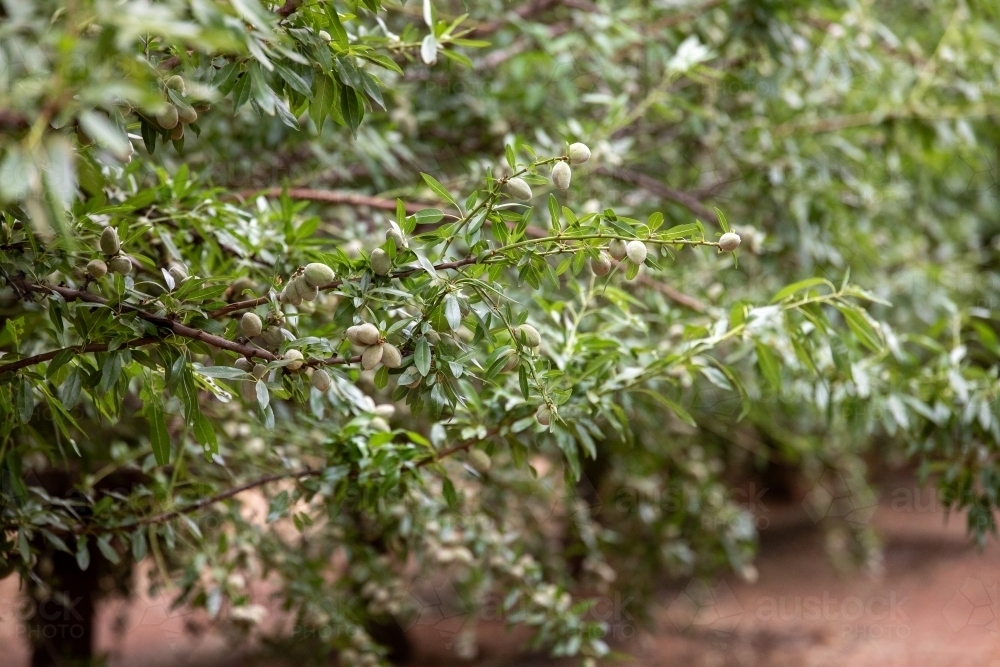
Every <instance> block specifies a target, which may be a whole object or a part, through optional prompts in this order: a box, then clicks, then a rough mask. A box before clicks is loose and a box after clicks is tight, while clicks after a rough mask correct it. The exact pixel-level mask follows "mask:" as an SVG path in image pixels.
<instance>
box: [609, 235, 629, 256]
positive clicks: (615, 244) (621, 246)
mask: <svg viewBox="0 0 1000 667" xmlns="http://www.w3.org/2000/svg"><path fill="white" fill-rule="evenodd" d="M608 253H609V254H610V255H611V256H612V257H614V258H615V259H617V260H618V261H619V262H620V261H622V260H623V259H625V257H627V256H628V245H627V244H626V243H625V242H624V241H622V240H621V239H612V240H611V243H609V244H608Z"/></svg>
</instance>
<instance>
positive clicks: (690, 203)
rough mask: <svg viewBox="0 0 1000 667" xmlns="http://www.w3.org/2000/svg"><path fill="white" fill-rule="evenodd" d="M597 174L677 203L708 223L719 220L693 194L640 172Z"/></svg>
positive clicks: (601, 169) (606, 169)
mask: <svg viewBox="0 0 1000 667" xmlns="http://www.w3.org/2000/svg"><path fill="white" fill-rule="evenodd" d="M597 173H599V174H602V175H604V176H610V177H611V178H616V179H618V180H620V181H624V182H626V183H631V184H632V185H637V186H639V187H640V188H642V189H643V190H646V191H647V192H650V193H651V194H654V195H656V196H658V197H663V198H664V199H669V200H670V201H674V202H677V203H678V204H680V205H681V206H683V207H685V208H686V209H688V210H689V211H691V212H692V213H694V214H695V215H696V216H698V217H699V218H704V219H705V220H706V221H709V220H716V219H717V217H716V215H715V212H714V211H710V210H709V209H708V207H706V206H705V205H704V204H702V203H701V200H700V199H698V198H697V197H695V196H694V195H692V194H691V193H689V192H683V191H682V190H675V189H674V188H672V187H670V186H668V185H664V184H663V183H661V182H660V181H658V180H657V179H655V178H653V177H652V176H648V175H646V174H643V173H641V172H638V171H632V170H631V169H614V168H610V167H598V168H597Z"/></svg>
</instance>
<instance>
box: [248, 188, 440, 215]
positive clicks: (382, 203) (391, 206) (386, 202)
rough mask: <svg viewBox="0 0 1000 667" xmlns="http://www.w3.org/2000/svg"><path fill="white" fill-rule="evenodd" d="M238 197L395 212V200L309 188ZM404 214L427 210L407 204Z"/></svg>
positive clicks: (415, 204) (260, 192) (420, 205)
mask: <svg viewBox="0 0 1000 667" xmlns="http://www.w3.org/2000/svg"><path fill="white" fill-rule="evenodd" d="M238 194H239V196H240V197H242V198H244V199H246V198H248V197H253V196H254V195H263V196H265V197H280V196H281V195H288V196H289V197H291V198H292V199H304V200H307V201H318V202H323V203H325V204H347V205H348V206H368V207H370V208H378V209H383V210H386V211H395V210H396V200H395V199H386V198H384V197H372V196H370V195H363V194H359V193H357V192H338V191H336V190H312V189H310V188H287V189H286V188H278V187H275V188H267V189H265V190H241V191H240V192H239V193H238ZM404 206H405V207H406V213H407V214H408V215H413V214H414V213H416V212H417V211H422V210H423V209H425V208H427V206H424V205H422V204H417V203H411V202H407V203H406V204H404Z"/></svg>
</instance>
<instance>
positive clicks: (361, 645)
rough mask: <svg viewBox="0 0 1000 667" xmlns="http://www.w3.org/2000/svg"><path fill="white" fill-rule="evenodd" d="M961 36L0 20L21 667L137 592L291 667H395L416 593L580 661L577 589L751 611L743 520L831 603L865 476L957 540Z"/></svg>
mask: <svg viewBox="0 0 1000 667" xmlns="http://www.w3.org/2000/svg"><path fill="white" fill-rule="evenodd" d="M998 19H1000V10H998V8H997V6H996V5H995V4H994V3H990V2H944V1H940V2H938V1H931V0H928V1H926V2H923V1H916V2H891V1H880V0H875V1H872V2H828V1H825V0H824V1H823V2H772V1H771V0H732V1H728V2H724V1H723V2H720V1H718V0H707V1H703V2H677V3H659V4H657V3H653V4H647V3H638V2H621V3H611V2H603V1H601V0H598V1H596V2H592V1H591V0H568V1H564V2H554V1H551V0H532V1H530V2H525V3H516V4H506V3H499V2H489V1H487V2H477V3H470V4H469V5H468V6H466V5H463V4H462V3H449V2H440V1H436V2H432V1H430V0H425V1H424V2H423V3H422V4H421V3H419V2H416V3H415V2H409V3H406V4H402V5H400V4H396V3H380V2H379V1H378V0H365V1H364V2H361V3H350V2H330V1H328V0H301V1H299V0H287V1H285V2H284V3H274V2H266V1H260V0H228V1H223V0H164V1H160V2H143V1H139V0H74V1H73V2H55V1H52V0H32V1H27V2H23V1H17V0H3V2H0V91H2V92H0V206H2V212H0V217H2V227H0V285H2V291H0V318H2V329H0V349H2V351H3V356H2V358H0V476H2V477H0V479H2V489H0V494H2V497H0V501H2V502H0V504H2V519H0V520H2V524H3V534H2V536H0V540H2V542H0V559H2V560H0V570H2V574H3V575H5V576H10V577H13V578H16V579H17V580H18V581H19V590H20V594H21V595H23V596H24V598H25V599H26V600H29V601H34V604H36V605H38V607H37V608H38V609H43V608H45V609H48V610H50V612H51V613H44V614H43V613H38V614H34V615H30V617H29V618H27V619H26V621H25V623H26V625H25V627H26V628H27V634H26V636H27V637H28V638H29V639H30V641H31V643H32V650H33V657H32V664H33V665H37V666H43V665H79V664H100V661H102V660H104V657H102V656H101V655H99V654H97V653H99V652H96V653H95V651H96V649H95V642H94V633H95V627H94V622H93V619H94V613H93V612H94V610H95V609H96V607H97V605H98V604H100V602H101V601H102V600H106V599H110V598H114V597H116V596H118V597H121V596H127V595H129V594H140V593H143V594H145V593H148V592H149V591H150V590H152V591H153V592H156V593H158V594H160V595H165V596H168V597H169V598H170V599H171V600H173V601H175V602H176V605H177V608H183V609H191V610H198V611H199V613H200V614H202V616H199V618H203V619H205V623H206V624H208V625H210V626H211V627H214V628H224V629H225V632H227V633H231V634H230V635H228V636H230V638H231V639H232V641H234V642H241V641H245V639H246V637H247V636H249V637H251V638H253V640H254V641H255V642H257V643H258V644H259V645H260V646H270V647H271V648H277V649H278V650H279V652H281V653H282V654H283V655H284V656H285V657H288V656H294V659H295V660H298V661H300V662H302V661H314V662H318V663H322V662H323V661H335V660H336V661H339V664H350V665H354V664H357V665H375V664H380V663H386V662H392V661H394V662H399V661H405V660H406V659H408V657H409V656H410V654H411V646H410V642H409V640H408V638H407V636H406V633H405V632H404V628H407V627H411V626H412V623H413V619H414V618H419V617H420V614H421V613H422V603H421V602H420V600H421V598H420V594H421V592H422V591H424V590H425V589H427V588H434V587H440V586H441V582H447V590H448V591H449V593H448V599H447V600H444V601H443V602H442V604H443V605H444V606H445V607H449V606H450V607H455V608H460V609H463V610H465V612H463V614H462V615H461V617H462V618H463V619H468V618H473V619H474V618H481V617H483V616H484V615H489V616H490V618H492V619H495V620H501V621H503V622H504V623H507V624H510V625H512V626H515V627H516V628H518V629H519V631H523V632H521V634H518V635H516V636H517V637H518V638H519V639H518V640H517V641H518V642H522V640H523V642H524V643H525V645H527V646H530V647H532V650H537V651H539V652H542V653H544V654H550V655H553V656H556V657H568V658H572V660H573V661H575V662H581V661H582V663H583V664H587V665H590V664H594V663H595V661H600V660H603V659H606V658H608V655H609V651H610V650H611V649H612V648H614V647H615V637H614V636H613V633H609V632H608V630H609V627H608V623H607V622H606V619H601V618H600V617H599V616H598V615H595V614H594V609H595V604H596V603H598V602H600V601H602V600H606V599H607V596H608V595H609V594H610V593H609V591H613V592H614V594H615V595H621V596H624V597H625V598H626V599H629V600H633V599H634V600H636V601H637V602H636V603H635V604H634V606H633V607H632V609H631V612H630V613H633V614H634V615H635V617H636V618H637V619H638V621H637V622H638V623H640V624H641V622H642V621H643V619H644V618H645V617H644V614H643V610H644V609H648V608H649V607H647V606H646V605H648V604H651V603H653V602H655V599H656V593H655V591H656V586H655V585H654V584H655V583H656V582H664V581H682V580H687V579H689V578H690V577H707V578H709V580H711V578H712V577H716V576H725V575H726V574H727V573H732V574H735V576H738V577H742V578H743V579H744V580H746V581H749V582H752V581H754V580H755V579H756V577H757V574H758V572H757V569H756V568H755V565H754V553H755V547H756V544H757V527H758V526H759V522H758V521H756V517H755V513H754V509H755V508H754V503H747V502H745V501H743V502H741V501H740V499H739V498H738V497H737V496H735V495H734V494H733V493H732V489H734V488H742V487H741V486H740V485H741V484H745V483H747V482H748V481H750V482H753V483H757V484H760V485H761V486H764V487H767V488H769V489H771V490H772V492H776V493H779V494H784V496H785V497H787V499H790V500H793V501H794V502H796V503H799V502H801V503H803V505H804V507H806V508H807V510H809V511H811V514H810V515H811V516H814V517H815V518H816V520H817V529H818V530H821V531H824V532H825V534H826V538H827V539H826V544H827V547H828V548H827V554H826V555H827V557H828V558H829V559H831V561H832V562H833V563H835V564H836V565H837V566H838V567H841V568H843V569H845V570H850V569H852V568H853V569H854V570H855V571H859V570H860V571H862V572H865V573H866V574H868V575H870V576H873V577H877V576H878V574H879V572H880V571H881V568H882V556H881V554H882V553H883V552H882V548H881V545H880V543H879V539H878V534H877V531H875V530H874V529H873V527H872V525H871V524H870V522H869V521H868V520H867V518H870V516H869V517H867V518H866V517H865V516H863V515H865V514H866V512H865V511H863V510H865V509H866V508H869V507H871V506H872V503H869V502H867V500H866V499H868V498H869V497H874V496H872V494H873V491H872V489H871V488H870V487H869V480H870V473H871V472H872V471H879V470H886V469H899V468H901V467H902V468H906V469H908V470H910V471H913V472H915V473H916V475H917V477H918V479H919V481H920V482H922V483H925V484H927V485H930V486H929V488H934V489H937V492H938V495H937V496H936V497H937V498H939V499H940V503H941V509H942V510H955V511H960V512H962V513H964V515H965V516H966V517H967V531H968V535H969V536H970V537H971V538H972V539H973V540H974V541H977V542H979V543H980V544H981V545H982V544H985V543H986V542H987V541H988V540H989V539H990V535H991V534H992V533H995V520H994V510H995V506H996V501H997V492H998V490H1000V471H998V469H997V464H996V458H997V445H998V442H1000V415H998V397H997V393H996V392H997V385H998V366H997V358H998V355H1000V339H998V337H997V329H998V322H997V314H996V309H995V308H994V305H996V304H995V303H994V300H995V298H996V297H995V294H996V293H997V289H998V287H1000V280H998V279H1000V274H998V269H1000V265H998V262H997V252H998V250H1000V211H998V207H997V185H996V176H997V162H998V158H1000V154H998V152H997V146H998V144H997V140H998V136H997V134H998V132H997V126H996V118H995V115H996V102H997V99H998V95H1000V69H998V65H997V62H998V60H997V57H996V56H997V49H998V44H1000V32H998V30H997V28H996V26H997V25H998ZM809 489H811V490H812V491H811V492H809V493H806V492H805V491H804V490H809ZM818 489H822V491H817V490H818ZM838 498H839V499H840V501H844V500H845V499H846V502H847V505H848V507H847V509H846V510H845V511H841V510H842V509H843V508H842V507H839V506H838V505H837V502H835V501H836V499H838ZM258 506H259V507H262V508H263V510H262V511H256V512H255V511H252V510H253V508H254V507H258ZM259 507H258V508H259ZM831 507H838V509H837V511H831ZM140 570H141V571H142V574H143V576H142V577H138V573H139V571H140ZM137 581H138V582H141V585H142V587H144V588H145V589H146V590H145V591H137V590H136V582H137ZM692 595H693V594H692ZM994 604H995V601H994ZM70 615H72V616H73V618H74V623H73V628H72V630H69V629H68V628H69V626H68V625H67V621H66V618H67V617H68V616H70ZM77 616H79V618H80V620H79V621H76V620H75V619H76V617H77ZM525 633H526V634H525ZM454 635H455V636H454V638H453V639H454V641H453V642H452V644H453V649H454V652H455V653H456V654H458V655H459V656H460V657H464V658H472V657H474V656H475V655H476V654H477V651H478V648H477V639H476V634H475V623H465V622H464V621H463V623H461V624H460V627H459V628H458V629H457V630H455V632H454Z"/></svg>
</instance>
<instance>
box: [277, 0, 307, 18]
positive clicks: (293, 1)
mask: <svg viewBox="0 0 1000 667" xmlns="http://www.w3.org/2000/svg"><path fill="white" fill-rule="evenodd" d="M301 6H302V0H285V4H283V5H282V6H281V7H278V10H277V13H278V16H280V17H281V18H283V19H287V18H288V17H289V16H291V15H292V14H294V13H295V11H296V10H297V9H298V8H299V7H301Z"/></svg>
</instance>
